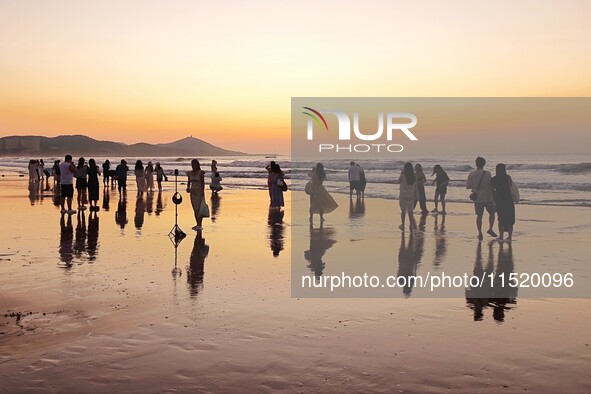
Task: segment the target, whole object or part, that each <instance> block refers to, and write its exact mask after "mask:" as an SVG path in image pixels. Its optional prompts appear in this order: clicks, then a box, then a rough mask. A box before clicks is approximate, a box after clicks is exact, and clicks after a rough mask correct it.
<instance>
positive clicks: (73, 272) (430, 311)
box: [0, 179, 591, 393]
mask: <svg viewBox="0 0 591 394" xmlns="http://www.w3.org/2000/svg"><path fill="white" fill-rule="evenodd" d="M167 187H168V188H170V184H167ZM106 196H108V198H109V204H108V209H107V207H105V206H104V205H103V204H104V201H105V200H104V197H105V196H104V195H103V193H102V191H101V201H100V202H99V204H100V205H101V206H103V208H102V209H101V211H100V212H98V214H97V215H92V217H91V216H90V213H89V212H88V211H86V212H84V213H83V214H80V215H72V216H71V218H70V219H71V223H70V222H69V221H68V216H67V215H66V216H65V217H64V219H63V220H62V219H61V215H60V213H59V209H58V207H56V206H54V205H53V202H52V193H51V192H44V193H43V195H42V196H41V197H38V196H36V195H34V194H33V195H32V196H28V193H27V188H26V181H24V180H22V179H18V180H15V179H1V180H0V217H1V218H2V219H3V226H2V227H1V228H0V240H1V245H2V246H1V248H0V375H2V376H3V379H1V380H0V391H1V392H31V391H46V392H164V391H177V392H206V391H214V392H236V391H242V392H271V391H281V392H290V393H291V392H336V391H341V392H344V391H346V392H361V391H363V392H368V391H371V392H417V393H419V392H420V393H424V392H445V391H451V390H453V391H454V392H466V393H473V392H482V393H499V392H507V393H509V392H510V393H514V392H546V393H555V392H571V393H575V392H589V391H590V390H591V374H590V372H589V365H590V362H591V334H590V333H589V329H588V327H589V322H590V321H591V310H590V306H591V302H590V301H589V299H582V298H526V297H524V298H520V297H519V296H517V299H516V300H515V302H514V303H508V304H507V305H502V306H500V307H499V305H494V304H484V305H476V306H475V305H474V304H473V303H470V302H467V300H466V298H464V297H455V298H426V297H421V294H420V292H419V291H418V290H416V289H415V290H413V291H414V292H413V294H411V296H410V297H406V298H405V297H401V295H402V294H400V295H399V296H397V297H396V298H365V299H361V298H353V299H346V298H343V299H326V298H291V263H292V250H291V247H292V244H291V242H290V237H291V235H292V232H293V231H295V230H294V228H296V229H299V228H301V226H306V227H305V229H306V230H305V231H308V230H307V229H308V228H307V223H306V224H302V223H300V222H298V221H294V220H293V218H292V217H291V211H290V209H289V206H290V199H294V200H295V199H299V200H301V199H305V198H306V196H305V195H304V194H303V193H299V192H294V193H288V194H286V209H285V211H284V212H282V213H278V212H276V211H270V210H269V208H268V195H267V192H266V191H264V190H224V191H223V192H222V193H221V194H220V197H219V199H218V200H215V199H214V200H213V201H212V200H211V199H210V194H209V192H207V202H208V204H209V205H210V209H211V210H212V214H213V217H212V218H211V219H206V220H204V231H203V233H202V235H201V236H199V235H197V234H196V233H195V232H193V231H191V230H190V228H191V227H192V226H193V225H194V221H193V216H192V211H191V208H190V202H189V199H188V196H187V194H186V193H183V198H184V202H183V204H181V205H180V207H179V225H180V226H181V228H182V229H183V230H184V231H185V232H187V238H186V239H184V240H183V241H182V242H181V244H180V246H179V247H178V250H177V253H178V255H177V265H176V266H177V268H178V269H180V271H181V272H180V273H179V272H178V270H177V271H173V270H174V268H175V249H174V247H173V245H172V243H171V241H170V240H169V238H168V237H167V234H168V232H169V231H170V229H171V228H172V226H173V224H174V205H173V203H172V201H171V197H172V192H171V190H169V189H167V190H165V191H164V192H163V193H162V195H161V196H159V195H158V193H157V192H156V193H154V194H153V195H148V196H145V195H144V198H142V199H136V197H135V190H130V191H129V192H128V195H127V201H126V202H125V203H123V202H121V203H119V198H118V195H117V192H116V190H109V191H108V193H107V194H106ZM335 198H336V199H337V201H338V203H339V205H340V207H339V209H338V210H337V211H335V212H333V213H331V214H330V215H327V217H326V218H327V221H326V223H325V225H324V228H325V229H330V228H331V227H334V228H335V230H334V231H333V232H332V233H331V234H332V235H331V237H332V240H333V241H334V242H332V244H331V245H330V247H328V248H326V251H325V253H324V256H323V263H324V264H325V267H324V268H323V272H324V274H330V273H331V270H335V272H336V269H335V267H336V266H338V261H339V258H340V257H339V256H341V255H342V254H346V253H347V251H348V250H349V248H350V245H351V244H354V243H355V242H371V241H372V240H373V239H374V238H375V237H374V235H375V234H373V233H372V232H371V231H374V230H369V227H367V228H366V227H364V226H363V225H362V224H360V223H363V221H368V222H370V221H376V223H378V224H379V228H378V230H375V231H380V232H383V233H389V234H390V236H391V239H392V241H391V244H392V245H391V250H392V252H391V256H392V266H393V267H394V268H393V269H394V270H395V271H396V270H398V262H399V261H398V259H399V254H400V253H402V252H401V232H400V230H399V229H398V228H397V227H398V224H399V207H398V204H397V202H396V201H392V200H390V201H388V200H382V199H366V201H365V204H364V210H363V212H356V211H355V210H353V211H350V209H349V203H348V197H347V196H343V195H336V196H335ZM472 209H473V208H472V206H471V205H470V204H453V203H450V204H448V208H447V210H448V212H450V214H449V215H447V217H446V218H445V231H444V232H443V233H442V232H441V231H435V230H436V229H437V228H439V229H440V228H441V220H442V217H441V216H439V217H435V216H432V215H429V216H428V217H426V223H425V227H426V229H427V230H426V231H425V234H424V242H425V250H424V254H423V261H424V262H425V263H424V264H435V263H436V264H439V265H440V266H441V267H442V268H445V267H455V266H462V267H464V268H465V270H466V271H468V272H472V270H473V268H474V264H475V256H477V255H478V253H479V249H478V248H479V246H478V244H479V243H478V241H477V240H476V238H475V228H474V215H473V214H472V212H473V211H472ZM436 218H437V220H438V222H437V223H436V222H435V220H436ZM390 222H391V225H390V224H389V223H390ZM298 226H300V227H298ZM343 226H345V227H343ZM347 226H349V227H347ZM343 228H346V229H347V230H342V229H343ZM590 233H591V225H590V221H589V209H588V208H585V207H553V206H518V222H517V225H516V233H515V242H514V243H513V254H514V256H515V261H514V262H513V263H514V264H515V266H516V267H519V268H523V267H528V268H532V267H535V264H536V263H539V264H542V265H544V264H561V263H564V264H565V265H566V266H568V267H575V268H576V267H577V266H581V265H582V264H583V263H585V262H587V261H588V258H587V256H588V249H587V246H586V245H587V243H588V239H589V235H590ZM489 241H490V240H488V239H485V241H484V242H482V243H481V245H480V253H481V254H482V255H483V256H484V257H483V259H484V262H483V264H484V265H486V264H487V261H486V259H487V256H488V251H489V248H491V249H492V250H493V252H494V255H495V256H497V255H498V251H499V245H498V244H497V243H494V244H491V243H490V242H489ZM302 242H303V243H304V245H300V243H299V241H298V242H295V243H294V244H295V245H296V246H297V247H298V248H300V247H301V248H303V249H302V253H300V252H299V251H298V252H297V253H296V254H295V255H296V256H300V258H299V259H298V260H297V261H294V262H293V264H298V267H301V268H302V272H303V271H309V272H311V271H312V270H313V269H314V267H311V268H310V267H308V265H310V262H307V261H306V260H305V258H304V253H303V252H304V251H305V250H307V249H308V248H309V247H307V246H306V245H305V242H306V240H303V241H302ZM441 252H445V253H441ZM494 263H496V258H495V261H494ZM398 291H400V290H398Z"/></svg>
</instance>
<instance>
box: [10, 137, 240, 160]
mask: <svg viewBox="0 0 591 394" xmlns="http://www.w3.org/2000/svg"><path fill="white" fill-rule="evenodd" d="M67 153H70V154H73V155H88V154H92V155H113V156H127V155H129V156H183V155H184V156H238V155H246V153H243V152H237V151H231V150H227V149H224V148H220V147H218V146H215V145H212V144H210V143H209V142H206V141H203V140H201V139H199V138H195V137H192V136H191V137H186V138H183V139H180V140H178V141H173V142H170V143H166V144H148V143H143V142H142V143H136V144H130V145H127V144H123V143H119V142H113V141H99V140H95V139H94V138H90V137H87V136H84V135H60V136H57V137H42V136H9V137H2V138H0V155H4V156H7V155H22V154H37V155H43V154H50V155H54V156H55V155H63V154H67Z"/></svg>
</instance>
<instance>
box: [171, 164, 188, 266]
mask: <svg viewBox="0 0 591 394" xmlns="http://www.w3.org/2000/svg"><path fill="white" fill-rule="evenodd" d="M178 176H179V170H178V169H175V170H174V195H173V196H172V202H173V203H174V226H173V227H172V229H171V230H170V232H169V233H168V238H169V239H170V241H171V242H172V244H173V245H174V269H173V270H172V273H173V274H177V273H180V269H179V268H177V257H178V253H177V249H178V247H179V244H180V243H181V241H182V240H183V239H185V237H186V236H187V234H185V232H184V231H183V230H181V228H180V227H179V205H180V204H181V203H182V202H183V196H181V194H180V193H179V190H178Z"/></svg>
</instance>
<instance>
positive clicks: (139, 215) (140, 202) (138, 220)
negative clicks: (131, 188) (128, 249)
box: [133, 195, 146, 230]
mask: <svg viewBox="0 0 591 394" xmlns="http://www.w3.org/2000/svg"><path fill="white" fill-rule="evenodd" d="M145 213H146V202H145V201H144V198H143V196H141V195H140V196H138V197H137V198H136V200H135V216H134V218H133V222H134V224H135V228H136V229H138V230H140V229H141V228H142V226H143V225H144V216H145Z"/></svg>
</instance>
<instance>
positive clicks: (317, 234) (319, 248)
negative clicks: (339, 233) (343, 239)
mask: <svg viewBox="0 0 591 394" xmlns="http://www.w3.org/2000/svg"><path fill="white" fill-rule="evenodd" d="M334 238H335V231H334V229H333V228H332V227H323V226H320V228H313V227H312V226H310V248H309V249H308V250H306V251H305V252H304V258H305V259H306V260H307V261H309V262H310V264H308V268H309V269H310V270H311V271H312V272H313V273H314V276H316V279H319V278H320V277H321V276H322V273H323V272H324V267H325V263H324V262H323V261H322V258H323V256H324V254H325V253H326V251H327V250H328V249H330V248H331V247H332V246H333V245H334V244H336V243H337V241H336V240H335V239H334Z"/></svg>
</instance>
